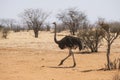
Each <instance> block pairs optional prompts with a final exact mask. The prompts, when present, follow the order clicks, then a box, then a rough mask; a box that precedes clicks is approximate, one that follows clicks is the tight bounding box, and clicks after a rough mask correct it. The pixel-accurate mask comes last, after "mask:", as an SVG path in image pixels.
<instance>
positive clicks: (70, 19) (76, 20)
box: [57, 8, 87, 35]
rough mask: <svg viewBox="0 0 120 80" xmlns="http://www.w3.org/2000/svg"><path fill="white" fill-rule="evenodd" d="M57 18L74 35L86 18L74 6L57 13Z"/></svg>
mask: <svg viewBox="0 0 120 80" xmlns="http://www.w3.org/2000/svg"><path fill="white" fill-rule="evenodd" d="M57 18H58V19H59V20H60V21H61V22H62V23H63V24H64V25H65V26H67V27H68V28H69V29H70V33H71V34H72V35H75V32H77V30H78V29H79V28H80V27H82V26H83V23H84V22H86V20H87V18H86V15H85V14H84V13H83V12H81V11H79V10H78V9H76V8H69V9H67V10H65V11H63V12H61V13H59V14H58V17H57Z"/></svg>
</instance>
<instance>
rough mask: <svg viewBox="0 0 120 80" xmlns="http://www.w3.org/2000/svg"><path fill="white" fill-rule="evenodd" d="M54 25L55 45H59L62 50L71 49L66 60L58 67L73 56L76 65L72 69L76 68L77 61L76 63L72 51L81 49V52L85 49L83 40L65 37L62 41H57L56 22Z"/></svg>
mask: <svg viewBox="0 0 120 80" xmlns="http://www.w3.org/2000/svg"><path fill="white" fill-rule="evenodd" d="M53 24H54V26H55V33H54V41H55V43H56V44H58V46H59V48H60V49H66V48H68V49H69V54H68V56H66V57H65V58H64V59H62V60H61V62H60V63H59V65H58V66H60V65H62V64H63V62H64V61H65V60H66V59H67V58H68V57H70V56H72V58H73V63H74V64H73V66H72V67H75V66H76V61H75V58H74V53H73V52H72V49H76V48H77V47H79V50H81V49H82V48H83V47H82V42H81V40H80V39H79V38H77V37H72V36H65V37H64V38H62V39H61V40H59V41H58V40H57V39H56V26H57V25H56V22H54V23H53Z"/></svg>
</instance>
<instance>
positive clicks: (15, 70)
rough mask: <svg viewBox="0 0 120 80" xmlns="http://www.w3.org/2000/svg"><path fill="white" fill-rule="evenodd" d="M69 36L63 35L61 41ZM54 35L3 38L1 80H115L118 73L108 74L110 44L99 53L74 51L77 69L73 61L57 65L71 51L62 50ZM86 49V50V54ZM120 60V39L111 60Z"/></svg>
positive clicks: (109, 72)
mask: <svg viewBox="0 0 120 80" xmlns="http://www.w3.org/2000/svg"><path fill="white" fill-rule="evenodd" d="M63 34H64V35H67V33H59V34H58V35H59V36H57V38H58V39H61V38H62V37H64V35H63ZM53 35H54V34H53V33H52V32H45V31H41V32H39V38H34V34H33V32H32V31H29V32H18V33H14V32H10V33H9V35H8V38H7V39H0V80H113V77H114V75H115V73H116V72H117V70H112V71H104V70H100V69H101V68H104V67H105V66H104V64H105V63H106V43H105V42H104V43H103V45H102V46H101V47H100V48H99V52H98V53H92V54H88V53H84V54H81V53H79V50H78V49H77V50H74V52H75V59H76V62H77V66H76V67H75V68H68V67H69V66H72V65H73V61H72V58H71V57H70V58H68V59H67V60H66V61H65V62H64V64H63V65H62V66H61V67H59V66H57V65H58V64H59V62H60V61H61V59H63V58H65V57H66V56H67V55H68V50H67V49H65V50H61V49H59V47H58V46H57V44H55V43H54V41H53ZM83 51H85V50H82V51H81V52H83ZM118 57H119V58H120V38H118V39H117V40H115V42H114V43H113V45H112V48H111V55H110V58H111V60H114V59H115V58H118Z"/></svg>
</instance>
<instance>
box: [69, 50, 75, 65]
mask: <svg viewBox="0 0 120 80" xmlns="http://www.w3.org/2000/svg"><path fill="white" fill-rule="evenodd" d="M70 53H71V55H72V58H73V63H74V64H73V66H72V67H75V66H76V61H75V57H74V53H73V52H72V50H70Z"/></svg>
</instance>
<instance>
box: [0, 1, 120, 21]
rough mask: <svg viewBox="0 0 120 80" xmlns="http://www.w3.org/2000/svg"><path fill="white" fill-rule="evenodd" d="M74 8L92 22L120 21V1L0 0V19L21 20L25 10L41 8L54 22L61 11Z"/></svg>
mask: <svg viewBox="0 0 120 80" xmlns="http://www.w3.org/2000/svg"><path fill="white" fill-rule="evenodd" d="M73 7H76V8H78V9H79V10H80V11H83V12H84V13H85V14H86V15H87V17H88V20H90V21H91V22H95V21H97V19H98V17H102V18H105V19H106V20H109V21H110V20H117V21H120V0H0V19H16V20H19V19H20V17H19V16H18V15H19V14H20V13H21V12H23V11H24V9H29V8H33V9H36V8H40V9H42V10H43V11H46V12H50V17H49V21H50V22H52V21H54V20H56V19H55V18H56V15H57V14H58V13H59V12H60V11H62V10H65V9H68V8H73Z"/></svg>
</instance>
